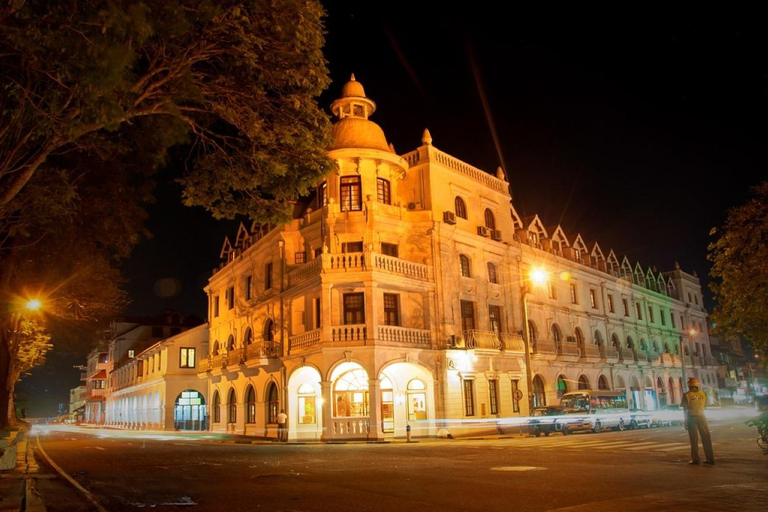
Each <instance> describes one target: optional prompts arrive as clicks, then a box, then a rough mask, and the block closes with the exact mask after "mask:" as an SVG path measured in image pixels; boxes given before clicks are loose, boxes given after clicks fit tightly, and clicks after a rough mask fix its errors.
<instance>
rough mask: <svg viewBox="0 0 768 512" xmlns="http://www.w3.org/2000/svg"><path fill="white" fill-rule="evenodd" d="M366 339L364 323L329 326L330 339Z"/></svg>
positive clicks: (366, 332) (366, 333)
mask: <svg viewBox="0 0 768 512" xmlns="http://www.w3.org/2000/svg"><path fill="white" fill-rule="evenodd" d="M367 339H368V331H367V327H366V326H365V324H353V325H340V326H338V327H331V341H365V340H367Z"/></svg>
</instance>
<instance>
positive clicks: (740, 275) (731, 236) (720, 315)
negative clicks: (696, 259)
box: [707, 181, 768, 354]
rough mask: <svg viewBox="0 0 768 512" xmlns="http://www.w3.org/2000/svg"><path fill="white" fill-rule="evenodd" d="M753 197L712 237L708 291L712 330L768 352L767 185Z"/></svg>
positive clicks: (729, 213) (755, 191) (756, 191)
mask: <svg viewBox="0 0 768 512" xmlns="http://www.w3.org/2000/svg"><path fill="white" fill-rule="evenodd" d="M752 195H753V197H752V198H750V199H749V200H748V201H747V202H746V203H745V204H743V205H740V206H737V207H735V208H732V209H731V210H730V211H729V212H728V216H727V218H726V221H725V223H724V224H723V226H722V227H721V228H719V229H713V230H712V232H711V234H712V235H713V236H715V237H716V240H715V241H714V242H712V243H711V244H710V245H709V249H708V255H707V258H708V259H709V260H710V261H711V262H712V267H711V269H710V277H712V279H713V281H712V283H711V284H710V288H711V289H712V292H713V294H714V298H715V300H716V306H715V309H714V312H713V314H712V317H713V320H714V321H715V324H716V325H717V332H718V333H719V334H722V335H724V336H726V337H731V336H733V337H737V336H741V337H743V338H745V339H747V340H750V341H751V342H752V343H753V345H754V347H755V348H756V349H757V350H758V351H759V352H762V353H763V354H765V353H768V286H767V285H766V283H768V181H765V182H763V183H761V184H759V185H756V186H755V187H753V188H752Z"/></svg>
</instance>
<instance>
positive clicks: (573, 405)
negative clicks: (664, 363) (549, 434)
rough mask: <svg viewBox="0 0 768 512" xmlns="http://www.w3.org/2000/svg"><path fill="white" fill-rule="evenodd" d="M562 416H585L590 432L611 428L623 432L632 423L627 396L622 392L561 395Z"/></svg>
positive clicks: (582, 392)
mask: <svg viewBox="0 0 768 512" xmlns="http://www.w3.org/2000/svg"><path fill="white" fill-rule="evenodd" d="M560 407H561V408H562V409H563V414H579V415H585V418H588V419H589V425H590V428H591V430H592V432H595V433H598V432H600V431H601V430H603V429H606V428H611V429H615V430H624V428H625V427H627V426H629V424H630V422H631V421H632V418H631V414H630V412H629V407H628V406H627V395H626V393H625V392H624V391H611V390H607V389H580V390H578V391H571V392H568V393H565V394H563V396H562V397H561V398H560Z"/></svg>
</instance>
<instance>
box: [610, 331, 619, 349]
mask: <svg viewBox="0 0 768 512" xmlns="http://www.w3.org/2000/svg"><path fill="white" fill-rule="evenodd" d="M611 346H612V347H616V348H619V337H618V336H616V334H615V333H614V334H611Z"/></svg>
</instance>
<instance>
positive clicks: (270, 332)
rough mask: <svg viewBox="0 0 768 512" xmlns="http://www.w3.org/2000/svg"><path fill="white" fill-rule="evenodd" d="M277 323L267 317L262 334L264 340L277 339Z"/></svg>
mask: <svg viewBox="0 0 768 512" xmlns="http://www.w3.org/2000/svg"><path fill="white" fill-rule="evenodd" d="M274 330H275V324H274V322H272V319H271V318H267V321H266V322H264V332H263V334H262V336H263V337H264V341H274V340H275V333H274Z"/></svg>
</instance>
